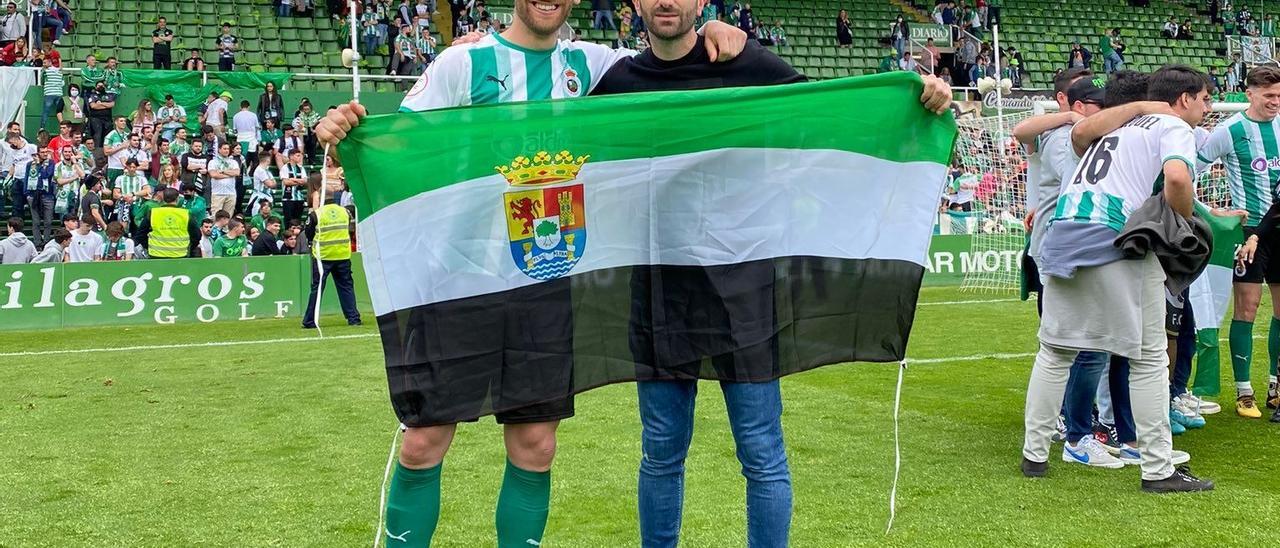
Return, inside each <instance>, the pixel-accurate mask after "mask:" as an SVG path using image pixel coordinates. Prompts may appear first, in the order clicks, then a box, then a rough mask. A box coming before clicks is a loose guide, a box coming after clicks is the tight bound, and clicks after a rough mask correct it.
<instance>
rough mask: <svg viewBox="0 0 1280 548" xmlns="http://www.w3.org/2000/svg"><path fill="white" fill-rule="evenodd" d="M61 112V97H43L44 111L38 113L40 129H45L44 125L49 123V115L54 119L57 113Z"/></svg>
mask: <svg viewBox="0 0 1280 548" xmlns="http://www.w3.org/2000/svg"><path fill="white" fill-rule="evenodd" d="M59 112H62V97H59V96H57V95H45V96H44V110H42V111H40V129H45V124H47V123H48V122H49V114H50V113H52V114H53V117H54V118H55V119H56V118H57V117H58V113H59Z"/></svg>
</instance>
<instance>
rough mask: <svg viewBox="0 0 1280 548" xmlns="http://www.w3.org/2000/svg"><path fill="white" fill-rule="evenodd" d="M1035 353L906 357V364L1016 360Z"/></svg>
mask: <svg viewBox="0 0 1280 548" xmlns="http://www.w3.org/2000/svg"><path fill="white" fill-rule="evenodd" d="M1035 355H1036V354H1035V352H1024V353H1020V354H1005V353H997V354H976V355H973V356H955V357H952V358H923V359H918V360H917V359H913V358H907V365H912V364H917V363H948V362H976V361H978V360H1016V359H1020V358H1031V357H1034V356H1035Z"/></svg>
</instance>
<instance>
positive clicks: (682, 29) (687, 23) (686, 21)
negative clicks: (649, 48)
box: [642, 13, 695, 40]
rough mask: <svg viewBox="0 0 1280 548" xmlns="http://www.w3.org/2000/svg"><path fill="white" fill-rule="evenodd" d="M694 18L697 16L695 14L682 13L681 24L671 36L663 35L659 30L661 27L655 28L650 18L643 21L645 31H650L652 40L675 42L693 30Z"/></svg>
mask: <svg viewBox="0 0 1280 548" xmlns="http://www.w3.org/2000/svg"><path fill="white" fill-rule="evenodd" d="M694 18H695V16H694V15H693V14H689V13H681V14H680V23H679V24H677V25H676V30H675V32H673V33H672V34H670V35H666V34H663V31H661V30H658V28H659V27H657V26H655V25H654V24H653V21H652V20H651V19H649V18H648V17H643V18H642V19H644V26H645V30H647V31H649V37H650V38H657V39H659V40H675V39H677V38H680V37H681V36H684V35H686V34H688V33H689V31H691V30H693V23H694Z"/></svg>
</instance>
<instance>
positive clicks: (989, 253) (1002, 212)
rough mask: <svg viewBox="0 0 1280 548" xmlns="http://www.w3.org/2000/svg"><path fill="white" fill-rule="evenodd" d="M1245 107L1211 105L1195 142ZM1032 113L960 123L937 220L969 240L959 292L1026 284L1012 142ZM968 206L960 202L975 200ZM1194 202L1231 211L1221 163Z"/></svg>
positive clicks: (1019, 172)
mask: <svg viewBox="0 0 1280 548" xmlns="http://www.w3.org/2000/svg"><path fill="white" fill-rule="evenodd" d="M1247 106H1248V105H1247V104H1244V103H1222V104H1215V105H1214V106H1213V112H1210V113H1209V115H1208V116H1206V117H1205V120H1204V123H1203V124H1201V127H1202V128H1204V130H1205V132H1198V135H1197V140H1199V139H1202V138H1203V136H1207V135H1208V133H1207V132H1208V131H1212V130H1213V128H1214V127H1215V126H1216V125H1217V124H1218V123H1219V122H1221V121H1223V120H1225V119H1227V118H1229V117H1230V116H1231V115H1233V114H1235V113H1237V112H1240V111H1242V110H1244V109H1245V108H1246V107H1247ZM1036 107H1037V108H1036V110H1037V111H1042V112H1056V111H1057V110H1058V106H1057V104H1054V103H1038V104H1037V105H1036ZM1032 115H1033V114H1032V111H1020V112H1014V113H1005V114H1004V116H988V117H972V118H965V119H960V120H957V121H956V125H957V126H959V131H960V133H959V138H958V140H957V143H956V151H955V157H954V158H953V161H952V169H951V175H949V179H950V180H949V184H948V185H947V190H945V192H946V193H947V195H946V196H943V201H944V202H946V205H944V206H942V207H943V208H945V211H943V212H941V213H940V214H939V216H938V223H939V226H938V232H939V233H940V234H968V235H970V249H969V254H968V256H967V257H961V260H960V261H959V262H960V264H959V265H958V266H959V267H960V268H961V269H962V270H963V272H964V281H963V283H962V285H961V291H968V292H986V293H1016V292H1018V291H1019V289H1020V287H1021V282H1022V279H1021V278H1022V274H1021V269H1020V268H1021V264H1022V251H1023V249H1024V248H1025V246H1026V237H1027V234H1026V230H1025V229H1024V228H1023V220H1024V219H1026V217H1027V208H1026V205H1027V161H1026V154H1025V152H1024V151H1023V149H1022V148H1021V147H1019V146H1018V144H1017V142H1016V141H1015V140H1014V139H1013V131H1012V130H1013V126H1015V125H1017V124H1018V122H1021V121H1023V120H1025V119H1027V118H1029V117H1030V116H1032ZM968 191H971V192H972V195H971V196H972V199H971V200H969V202H968V203H969V204H970V205H969V206H968V207H965V206H963V205H962V204H957V203H956V201H957V200H959V201H960V202H963V201H964V200H966V199H969V198H970V194H966V192H968ZM1196 197H1197V198H1198V199H1199V200H1200V201H1201V202H1204V203H1205V204H1206V205H1209V206H1212V207H1229V206H1230V205H1231V196H1230V193H1229V192H1228V191H1227V181H1226V173H1225V171H1224V170H1223V167H1222V164H1221V163H1220V162H1219V163H1217V164H1215V165H1214V166H1213V167H1211V168H1210V169H1209V170H1208V171H1207V172H1205V173H1203V174H1201V175H1200V176H1199V178H1198V179H1197V181H1196Z"/></svg>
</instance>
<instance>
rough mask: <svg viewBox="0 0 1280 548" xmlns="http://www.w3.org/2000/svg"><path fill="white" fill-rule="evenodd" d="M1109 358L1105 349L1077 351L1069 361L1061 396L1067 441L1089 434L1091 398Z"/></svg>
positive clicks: (1091, 416) (1096, 391)
mask: <svg viewBox="0 0 1280 548" xmlns="http://www.w3.org/2000/svg"><path fill="white" fill-rule="evenodd" d="M1110 357H1111V355H1110V354H1107V353H1106V352H1081V353H1079V354H1077V355H1076V361H1075V362H1073V363H1072V364H1071V374H1070V376H1069V377H1067V391H1066V395H1065V396H1064V397H1063V399H1062V414H1063V415H1065V416H1066V418H1067V421H1066V422H1067V441H1069V442H1071V443H1076V442H1078V441H1080V438H1083V437H1085V436H1088V435H1091V434H1093V398H1094V396H1095V395H1096V394H1097V393H1098V381H1099V380H1101V379H1102V373H1103V371H1105V370H1106V368H1107V360H1109V359H1110Z"/></svg>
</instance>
